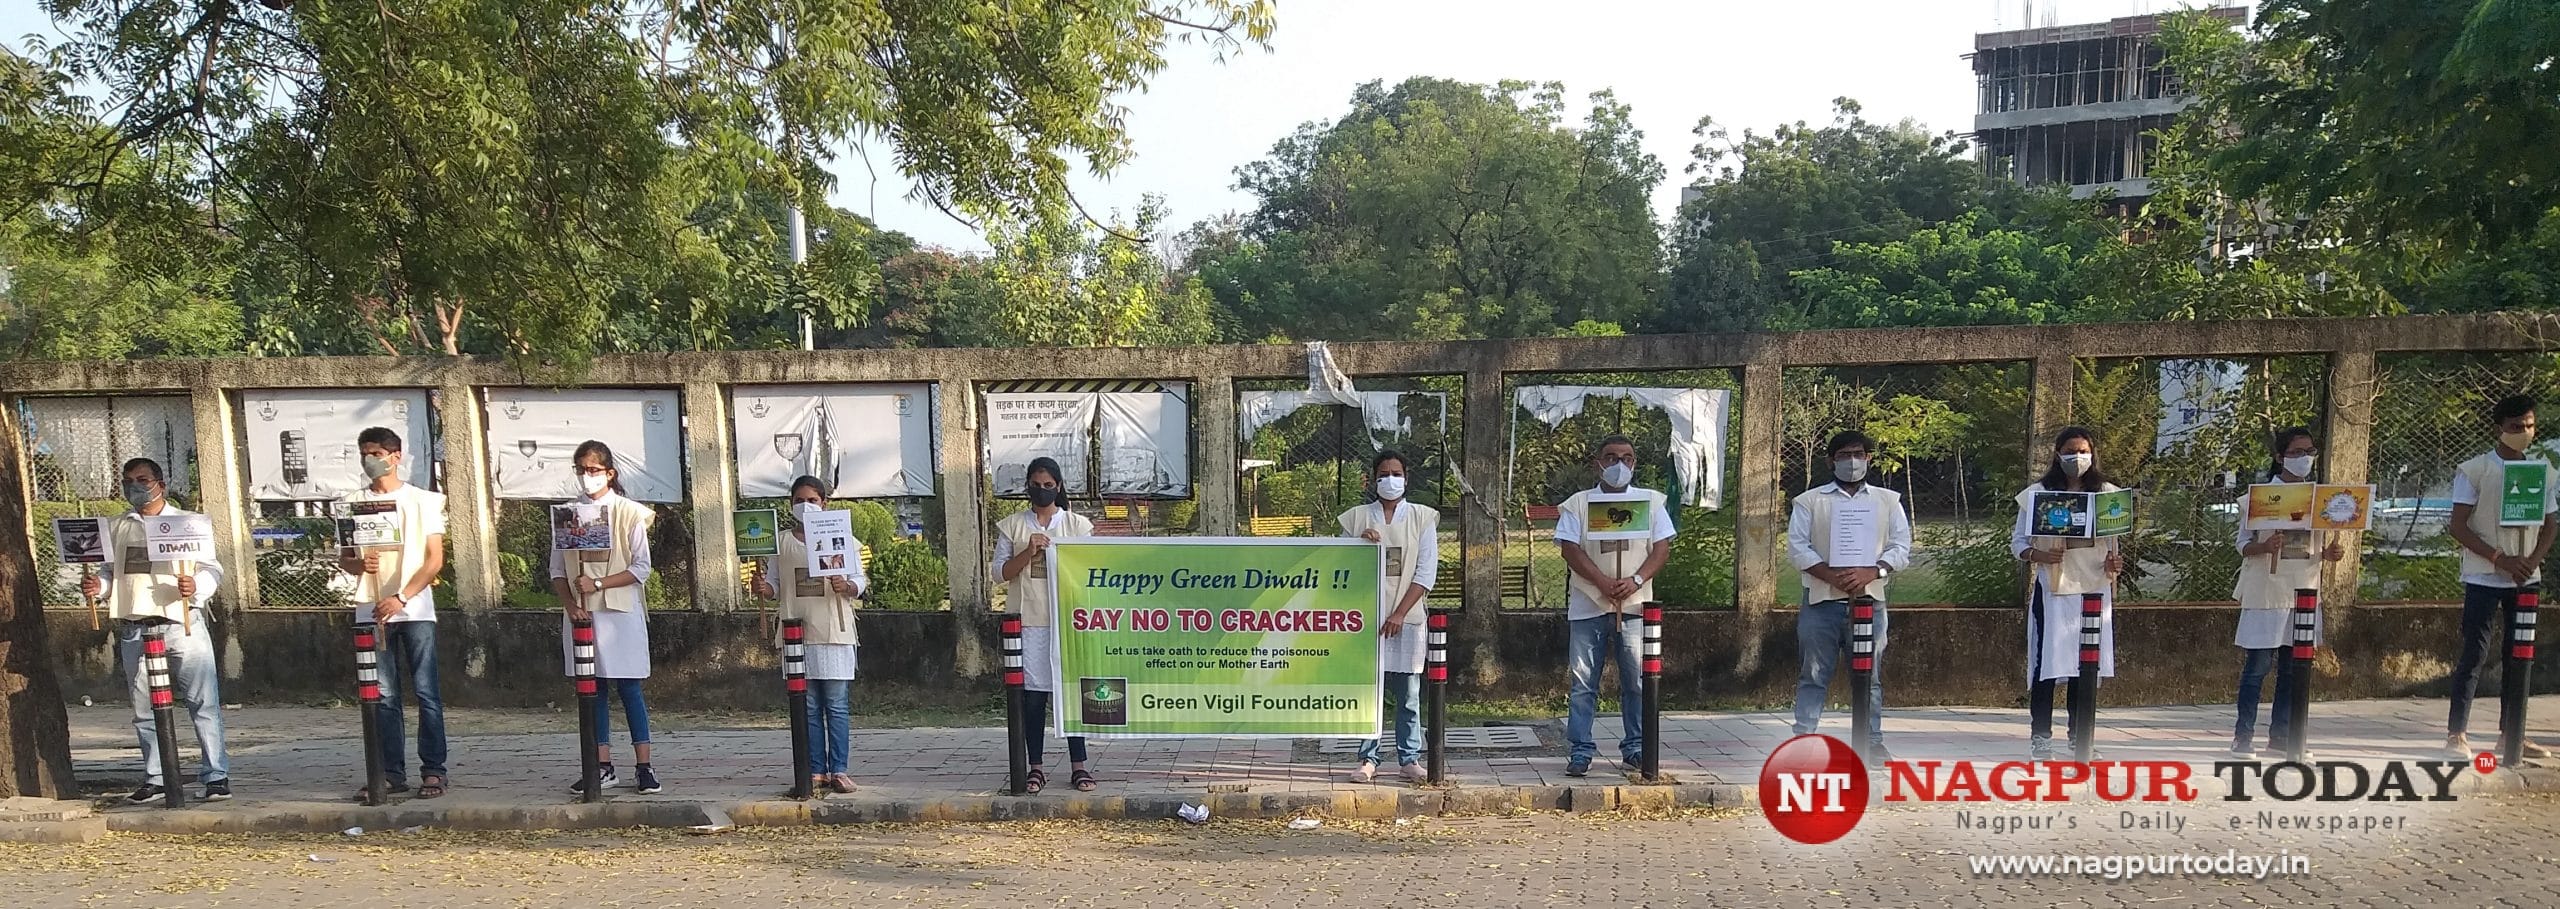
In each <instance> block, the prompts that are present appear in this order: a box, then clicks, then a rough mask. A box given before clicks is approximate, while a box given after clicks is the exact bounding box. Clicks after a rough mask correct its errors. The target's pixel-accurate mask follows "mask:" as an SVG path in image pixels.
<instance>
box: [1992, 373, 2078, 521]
mask: <svg viewBox="0 0 2560 909" xmlns="http://www.w3.org/2000/svg"><path fill="white" fill-rule="evenodd" d="M2033 369H2034V375H2033V376H2032V377H2030V378H2029V379H2028V380H2027V381H2028V391H2027V438H2026V439H2025V442H2026V446H2027V460H2026V463H2027V466H2028V476H2024V477H2007V478H2002V477H1993V478H1992V480H1993V483H1992V487H1993V488H1995V489H2005V488H2007V487H2006V486H2005V485H2003V484H2006V483H2025V482H2027V481H2029V480H2031V479H2033V478H2034V476H2035V475H2037V474H2041V473H2043V472H2044V465H2045V464H2046V463H2047V462H2050V461H2052V460H2053V434H2054V433H2057V432H2061V431H2062V427H2065V426H2069V425H2071V407H2072V404H2071V391H2072V389H2073V388H2074V387H2076V386H2077V385H2078V384H2079V381H2080V364H2079V362H2078V361H2076V360H2074V359H2072V358H2071V357H2070V356H2069V355H2067V354H2046V355H2041V356H2038V357H2036V359H2035V365H2034V367H2033Z"/></svg>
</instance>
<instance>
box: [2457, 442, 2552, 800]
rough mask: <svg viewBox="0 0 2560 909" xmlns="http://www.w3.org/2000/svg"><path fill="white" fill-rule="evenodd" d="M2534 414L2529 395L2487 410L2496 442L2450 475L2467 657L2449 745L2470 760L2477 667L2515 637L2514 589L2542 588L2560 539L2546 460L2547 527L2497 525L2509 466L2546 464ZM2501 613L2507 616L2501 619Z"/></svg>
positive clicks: (2540, 751) (2530, 746) (2544, 751)
mask: <svg viewBox="0 0 2560 909" xmlns="http://www.w3.org/2000/svg"><path fill="white" fill-rule="evenodd" d="M2533 411H2534V400H2533V399H2532V398H2530V397H2526V396H2524V395H2513V396H2510V397H2508V398H2507V399H2505V400H2502V401H2499V402H2498V403H2497V406H2495V407H2492V408H2490V410H2489V422H2490V423H2491V424H2492V425H2493V427H2494V429H2495V431H2496V433H2497V442H2496V444H2495V445H2493V446H2492V447H2491V448H2490V449H2489V450H2488V451H2486V452H2482V453H2481V454H2480V456H2479V457H2476V458H2472V459H2471V460H2468V461H2464V462H2463V463H2462V466H2461V467H2459V468H2457V469H2456V470H2455V471H2454V474H2453V515H2452V518H2451V523H2452V527H2451V530H2452V533H2453V543H2454V545H2456V546H2460V547H2462V656H2461V658H2460V659H2459V660H2457V661H2456V662H2455V663H2454V664H2453V677H2452V679H2451V682H2452V684H2453V692H2452V698H2451V700H2452V703H2451V704H2450V705H2448V707H2447V710H2446V716H2445V722H2444V748H2445V751H2446V752H2448V753H2451V754H2454V755H2459V756H2461V757H2463V758H2465V759H2468V758H2469V757H2471V740H2470V736H2469V733H2470V727H2471V699H2472V696H2473V695H2474V694H2476V693H2477V692H2476V689H2477V687H2478V685H2479V682H2480V662H2481V661H2482V660H2485V659H2488V657H2489V655H2490V654H2492V653H2497V652H2500V650H2501V649H2502V648H2500V646H2499V641H2501V640H2502V638H2501V637H2499V635H2501V634H2511V633H2513V631H2514V628H2513V627H2512V626H2513V625H2514V623H2515V615H2516V614H2515V605H2516V590H2517V589H2518V588H2521V587H2525V586H2533V585H2539V584H2541V583H2542V562H2543V560H2544V559H2547V558H2549V557H2550V556H2551V544H2552V541H2553V539H2554V537H2555V536H2560V534H2556V533H2555V530H2560V483H2554V482H2553V471H2552V469H2551V465H2550V464H2548V463H2544V464H2543V465H2542V502H2541V509H2542V523H2541V524H2540V525H2538V526H2535V525H2527V526H2515V527H2510V526H2506V525H2505V522H2503V521H2501V520H2499V518H2500V512H2501V511H2504V510H2505V509H2504V508H2502V507H2501V506H2503V505H2504V504H2505V502H2504V500H2503V497H2502V496H2501V493H2502V492H2504V491H2505V490H2507V489H2508V484H2507V482H2506V472H2507V463H2508V462H2511V461H2543V460H2544V458H2543V456H2542V455H2539V454H2534V453H2532V452H2531V451H2530V450H2529V449H2531V448H2532V447H2533V431H2534V418H2533ZM2500 615H2504V616H2506V619H2505V621H2504V622H2500V621H2499V620H2498V616H2500ZM2502 626H2504V627H2503V630H2502ZM2502 718H2503V717H2502ZM2499 731H2500V732H2505V730H2503V729H2501V730H2499ZM2520 750H2521V751H2522V752H2523V753H2524V756H2525V757H2532V758H2546V757H2550V756H2551V749H2549V748H2546V747H2544V746H2542V745H2541V744H2539V743H2536V742H2533V741H2530V740H2528V741H2526V742H2525V743H2524V746H2523V748H2522V749H2520Z"/></svg>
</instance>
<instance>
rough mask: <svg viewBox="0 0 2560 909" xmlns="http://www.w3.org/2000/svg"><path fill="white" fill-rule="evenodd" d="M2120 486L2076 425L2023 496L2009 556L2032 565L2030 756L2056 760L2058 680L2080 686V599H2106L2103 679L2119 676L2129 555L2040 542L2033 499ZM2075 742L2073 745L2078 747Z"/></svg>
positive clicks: (2078, 543)
mask: <svg viewBox="0 0 2560 909" xmlns="http://www.w3.org/2000/svg"><path fill="white" fill-rule="evenodd" d="M2114 491H2116V484H2114V483H2110V482H2107V475H2106V473H2105V472H2104V471H2101V470H2099V469H2098V455H2097V449H2096V448H2095V446H2094V445H2093V437H2092V436H2090V434H2089V431H2088V430H2086V429H2082V428H2080V427H2077V426H2074V427H2071V428H2068V429H2065V430H2063V431H2062V432H2061V433H2060V434H2058V435H2056V436H2055V437H2054V440H2053V462H2052V464H2051V465H2050V466H2048V467H2046V468H2045V472H2044V478H2043V479H2042V480H2039V481H2037V482H2036V483H2035V484H2034V485H2031V486H2028V487H2027V488H2026V490H2025V491H2023V492H2020V493H2018V521H2017V524H2016V526H2014V527H2012V528H2011V529H2010V531H2009V551H2010V552H2011V553H2012V554H2015V555H2016V556H2017V557H2018V558H2020V559H2023V560H2025V561H2026V563H2027V568H2028V573H2029V575H2030V580H2029V581H2028V585H2027V716H2028V723H2029V730H2028V734H2027V757H2028V759H2030V760H2038V761H2043V760H2051V759H2052V758H2053V694H2054V688H2055V685H2054V683H2055V682H2056V681H2060V680H2064V679H2069V680H2070V687H2071V689H2072V690H2075V691H2076V690H2077V689H2078V688H2079V686H2080V600H2081V598H2082V596H2083V595H2085V594H2090V593H2096V594H2099V595H2101V596H2104V597H2105V598H2106V600H2105V602H2106V606H2105V612H2104V613H2102V616H2103V618H2101V619H2100V623H2099V626H2098V628H2099V630H2098V676H2099V677H2100V678H2106V677H2111V676H2113V675H2115V674H2116V613H2115V609H2116V607H2115V584H2116V576H2117V575H2118V574H2121V573H2123V571H2124V556H2123V554H2121V553H2119V552H2117V551H2116V548H2115V546H2114V544H2112V543H2109V542H2102V541H2098V540H2064V539H2057V538H2053V537H2038V536H2035V535H2034V534H2033V533H2032V532H2031V519H2032V517H2033V511H2034V509H2033V508H2032V507H2030V506H2032V505H2033V503H2034V502H2035V497H2036V493H2040V492H2114ZM2078 744H2079V743H2078V742H2073V743H2072V745H2073V747H2075V748H2076V747H2078Z"/></svg>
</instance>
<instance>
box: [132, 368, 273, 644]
mask: <svg viewBox="0 0 2560 909" xmlns="http://www.w3.org/2000/svg"><path fill="white" fill-rule="evenodd" d="M212 385H213V383H210V382H205V383H200V384H198V385H196V386H195V390H194V391H193V392H192V393H191V395H190V396H191V399H192V400H191V404H192V405H193V406H192V409H193V410H194V418H195V424H196V425H195V430H196V502H195V506H196V510H197V511H200V512H203V513H204V514H205V515H206V516H208V517H210V518H212V519H213V555H214V558H217V559H221V560H222V590H221V591H220V593H221V595H220V597H219V600H220V601H222V602H225V603H228V604H230V606H231V611H232V612H234V613H237V612H239V611H240V610H243V609H254V608H257V607H258V606H259V604H260V602H261V601H260V600H259V599H258V550H257V546H256V545H254V544H253V543H252V542H251V541H250V537H249V507H250V502H249V498H248V493H247V489H248V484H247V471H246V466H245V465H243V464H242V463H241V460H240V459H241V454H242V452H244V451H246V449H245V448H244V447H243V446H242V444H241V441H240V433H239V431H238V428H237V427H238V425H239V413H238V410H239V408H238V406H237V405H235V404H234V403H233V402H232V399H231V392H229V391H225V390H223V389H221V388H216V387H212ZM119 466H121V465H119ZM164 466H166V467H167V469H169V470H182V469H184V466H183V465H178V464H170V465H164ZM225 665H226V666H227V667H228V673H229V675H230V676H231V677H234V678H236V677H238V675H239V670H240V665H239V661H238V660H236V659H235V660H228V661H225Z"/></svg>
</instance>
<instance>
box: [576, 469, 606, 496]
mask: <svg viewBox="0 0 2560 909" xmlns="http://www.w3.org/2000/svg"><path fill="white" fill-rule="evenodd" d="M612 485H613V478H612V477H610V476H607V475H605V474H600V473H582V474H579V475H578V488H579V489H583V490H586V491H587V494H588V495H590V496H597V495H603V494H604V491H605V490H606V489H607V488H609V487H611V486H612Z"/></svg>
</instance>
